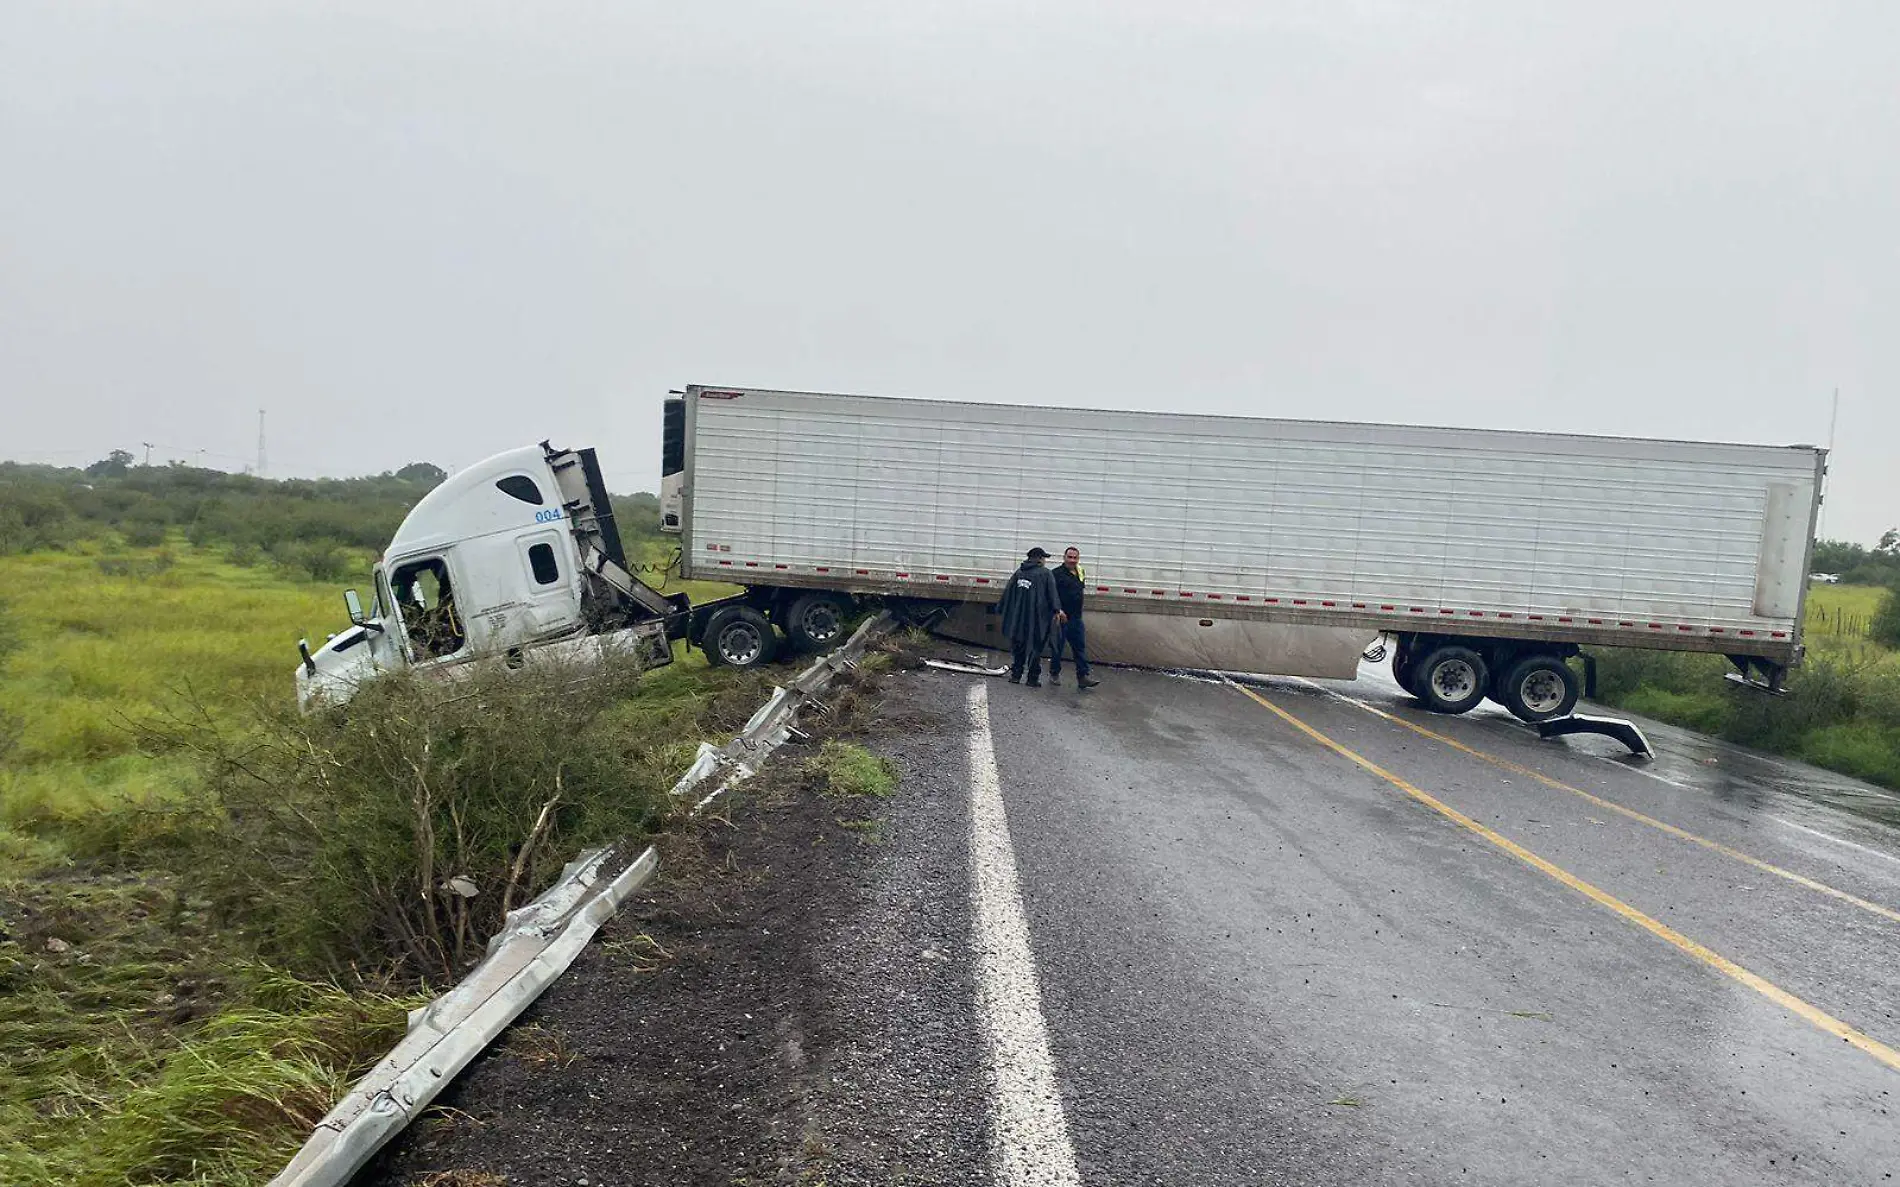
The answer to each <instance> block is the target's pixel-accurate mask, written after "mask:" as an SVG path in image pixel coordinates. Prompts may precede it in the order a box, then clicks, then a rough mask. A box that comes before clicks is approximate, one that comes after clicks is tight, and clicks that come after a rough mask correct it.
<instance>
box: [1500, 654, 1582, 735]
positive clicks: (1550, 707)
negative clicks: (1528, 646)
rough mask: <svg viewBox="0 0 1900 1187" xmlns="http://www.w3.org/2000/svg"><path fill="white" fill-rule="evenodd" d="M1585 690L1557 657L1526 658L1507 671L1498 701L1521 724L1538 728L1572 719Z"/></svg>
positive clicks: (1501, 682) (1503, 677)
mask: <svg viewBox="0 0 1900 1187" xmlns="http://www.w3.org/2000/svg"><path fill="white" fill-rule="evenodd" d="M1582 691H1583V688H1582V684H1581V682H1580V681H1578V679H1577V674H1576V673H1575V672H1573V671H1571V670H1570V665H1569V664H1567V663H1565V662H1564V661H1563V660H1561V659H1558V658H1557V657H1556V656H1554V655H1527V656H1524V657H1523V658H1522V659H1519V660H1518V661H1517V662H1516V663H1513V664H1512V665H1511V666H1510V667H1509V668H1507V669H1505V672H1504V675H1503V676H1502V677H1501V678H1500V679H1499V680H1498V690H1497V701H1498V703H1499V704H1500V705H1503V706H1504V707H1505V708H1506V709H1509V710H1510V711H1511V715H1512V716H1513V717H1516V718H1517V719H1518V720H1519V721H1528V722H1530V723H1531V724H1533V725H1535V724H1536V723H1537V722H1540V721H1554V720H1556V719H1557V718H1559V717H1568V716H1570V713H1571V710H1573V709H1575V708H1576V707H1577V697H1578V696H1579V695H1580V694H1581V693H1582Z"/></svg>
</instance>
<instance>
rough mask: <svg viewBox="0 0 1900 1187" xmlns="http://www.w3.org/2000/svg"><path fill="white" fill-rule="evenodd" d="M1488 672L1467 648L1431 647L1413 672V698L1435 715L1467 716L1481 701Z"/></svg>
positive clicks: (1476, 654)
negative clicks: (1415, 697) (1464, 714)
mask: <svg viewBox="0 0 1900 1187" xmlns="http://www.w3.org/2000/svg"><path fill="white" fill-rule="evenodd" d="M1490 681H1491V673H1490V672H1489V671H1488V670H1487V669H1486V668H1485V664H1484V657H1483V656H1482V655H1479V654H1478V653H1477V652H1475V651H1473V650H1472V649H1471V648H1469V647H1459V646H1457V645H1456V644H1446V645H1445V646H1443V647H1436V648H1433V649H1432V650H1431V651H1430V652H1428V653H1426V656H1425V658H1424V659H1422V660H1420V661H1418V665H1417V667H1416V668H1414V669H1413V677H1412V683H1413V686H1414V687H1413V690H1412V691H1413V695H1415V696H1417V697H1418V699H1419V700H1421V701H1423V702H1425V707H1426V708H1427V709H1430V710H1431V711H1432V712H1434V713H1469V712H1470V711H1471V710H1472V709H1474V708H1476V707H1477V704H1478V702H1479V701H1482V700H1484V692H1485V689H1486V688H1487V687H1489V685H1490Z"/></svg>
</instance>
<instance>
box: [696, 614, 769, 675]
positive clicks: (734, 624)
mask: <svg viewBox="0 0 1900 1187" xmlns="http://www.w3.org/2000/svg"><path fill="white" fill-rule="evenodd" d="M777 640H778V636H777V635H775V634H773V633H772V624H771V623H770V622H768V621H767V620H766V617H765V615H763V614H761V613H759V612H758V611H757V610H754V609H753V608H752V607H750V606H734V607H732V608H731V609H728V610H721V611H720V612H719V613H718V614H716V615H714V616H713V620H712V621H711V622H709V623H707V624H706V635H705V641H704V643H703V644H702V645H703V646H704V648H705V650H706V660H707V662H708V663H711V664H713V665H715V666H718V665H724V666H726V667H730V668H756V667H759V666H761V665H762V664H769V663H771V662H772V652H773V650H774V647H773V645H774V644H775V643H776V642H777Z"/></svg>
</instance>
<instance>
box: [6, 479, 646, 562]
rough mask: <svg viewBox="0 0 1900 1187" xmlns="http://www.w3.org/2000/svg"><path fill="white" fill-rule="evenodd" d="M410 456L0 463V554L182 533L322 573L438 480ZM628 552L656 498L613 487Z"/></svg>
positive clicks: (347, 558)
mask: <svg viewBox="0 0 1900 1187" xmlns="http://www.w3.org/2000/svg"><path fill="white" fill-rule="evenodd" d="M446 477H447V475H446V474H445V473H444V472H443V470H442V468H441V467H440V466H437V465H435V464H433V463H430V462H412V463H410V464H409V465H406V466H404V467H402V468H401V469H399V470H393V471H386V472H384V473H382V474H377V475H372V476H366V477H361V478H282V479H278V478H259V477H257V476H255V475H252V474H228V473H225V472H224V471H222V470H209V469H203V468H200V467H197V466H190V465H186V464H183V463H179V462H174V463H172V464H170V465H159V466H141V465H134V464H133V461H132V455H131V454H129V453H126V452H125V451H123V450H115V451H113V452H112V453H111V454H110V455H109V456H107V457H105V458H102V459H100V460H99V461H97V462H94V463H93V464H92V465H90V466H86V467H84V468H78V467H70V466H44V465H30V464H23V463H18V462H0V556H7V555H12V554H16V553H22V552H33V551H38V550H41V549H59V548H64V547H66V546H68V545H69V544H71V543H73V542H75V541H78V540H84V539H96V538H99V537H101V536H104V535H106V534H107V533H115V534H116V535H117V536H118V537H119V538H120V539H122V540H124V542H125V543H126V544H127V545H130V546H132V547H135V548H150V547H156V546H158V545H162V544H164V543H165V542H166V541H167V540H169V539H172V538H174V537H176V536H182V537H183V538H184V539H186V540H187V541H189V542H190V543H191V544H193V545H195V546H198V547H213V548H221V549H223V550H224V551H225V553H226V554H227V555H228V556H229V558H230V559H231V560H232V561H234V562H236V563H238V564H242V565H252V564H258V563H264V562H270V563H274V564H277V565H279V566H281V567H283V568H285V569H287V570H290V571H292V572H294V573H296V574H298V575H300V576H307V577H310V578H312V579H314V580H318V581H332V580H337V579H339V578H341V577H342V576H344V575H345V574H346V573H347V572H349V570H350V569H351V568H352V566H353V565H354V564H356V563H358V562H359V561H360V557H361V555H362V554H364V553H370V554H374V553H376V552H379V551H380V550H381V549H382V548H383V547H384V546H385V545H386V544H388V543H389V540H390V538H391V537H392V536H394V535H395V533H396V528H397V526H398V525H399V524H401V523H402V518H403V516H404V515H406V514H408V512H409V509H410V508H411V507H413V506H415V504H416V502H417V501H418V500H419V499H421V498H422V496H423V495H425V494H427V493H428V492H429V491H430V490H432V489H434V488H435V487H436V486H437V485H438V484H439V483H441V482H442V481H443V479H444V478H446ZM614 504H615V510H616V512H617V513H618V514H617V516H616V518H617V519H618V521H619V523H620V529H621V533H622V536H623V537H624V538H626V540H627V544H628V547H629V550H630V551H633V550H636V549H637V548H638V546H639V545H640V543H641V542H642V541H643V540H644V539H645V538H647V537H649V536H653V535H657V534H658V522H659V501H658V500H657V499H656V498H655V497H654V496H653V495H651V494H646V493H641V494H637V495H627V496H616V497H615V499H614Z"/></svg>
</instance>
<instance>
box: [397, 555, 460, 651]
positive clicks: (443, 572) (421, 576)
mask: <svg viewBox="0 0 1900 1187" xmlns="http://www.w3.org/2000/svg"><path fill="white" fill-rule="evenodd" d="M389 587H390V592H391V595H392V599H393V602H394V605H393V606H392V607H391V609H392V611H393V618H394V621H395V622H396V623H399V624H400V625H398V626H396V628H395V629H397V630H400V631H401V633H402V641H401V645H402V646H403V647H404V648H405V649H406V650H407V652H408V654H409V662H410V663H412V664H415V665H418V666H421V665H427V664H435V663H441V662H444V661H448V660H454V659H463V658H467V655H468V652H469V645H468V624H467V623H466V622H465V621H464V619H463V617H462V608H461V607H460V606H459V605H458V604H457V597H456V590H455V582H454V577H453V572H452V570H451V568H450V565H449V557H448V553H447V550H444V552H443V553H441V554H436V555H423V556H415V557H406V558H404V559H403V561H402V562H401V563H400V564H398V565H396V566H395V568H394V569H393V570H391V572H390V575H389Z"/></svg>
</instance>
